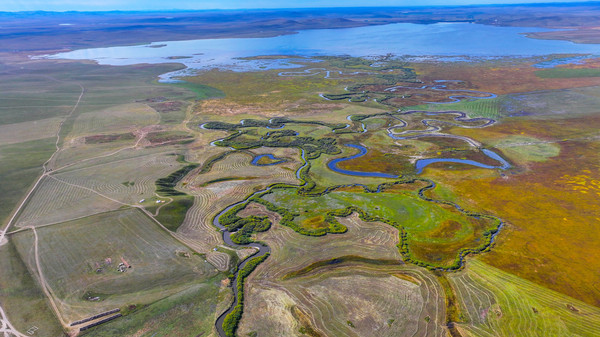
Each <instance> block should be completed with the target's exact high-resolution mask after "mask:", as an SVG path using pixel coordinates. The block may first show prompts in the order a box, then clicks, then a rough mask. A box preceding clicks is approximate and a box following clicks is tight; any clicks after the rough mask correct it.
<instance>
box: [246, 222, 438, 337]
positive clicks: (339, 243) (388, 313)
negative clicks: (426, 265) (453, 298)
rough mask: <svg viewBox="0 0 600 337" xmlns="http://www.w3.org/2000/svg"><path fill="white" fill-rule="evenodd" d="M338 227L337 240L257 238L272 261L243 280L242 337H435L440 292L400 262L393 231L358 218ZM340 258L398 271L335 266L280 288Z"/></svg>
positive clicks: (287, 232)
mask: <svg viewBox="0 0 600 337" xmlns="http://www.w3.org/2000/svg"><path fill="white" fill-rule="evenodd" d="M340 221H341V222H342V223H343V224H344V225H345V226H347V227H348V231H347V232H346V233H344V234H339V235H328V236H324V237H307V236H302V235H299V234H297V233H295V232H294V231H292V230H291V229H289V228H286V227H282V226H278V225H275V226H274V227H273V228H272V229H271V230H270V231H268V232H266V233H261V234H259V235H258V239H259V240H261V241H262V242H266V243H267V244H268V245H269V246H270V247H271V248H272V254H271V257H270V258H269V259H267V260H266V261H265V262H264V263H263V264H262V265H261V266H259V267H258V268H257V270H256V272H255V273H253V274H252V275H251V276H250V278H249V280H248V284H249V289H248V291H247V293H248V295H247V299H246V302H247V308H246V310H245V313H244V316H243V319H242V322H241V325H240V330H239V334H240V335H246V334H248V333H251V332H253V331H254V332H255V333H257V334H258V335H264V336H281V335H286V336H302V335H307V334H308V335H313V336H314V335H320V336H330V335H348V336H372V335H373V334H377V335H379V336H397V335H402V334H411V333H417V334H418V335H424V336H437V335H439V334H440V333H441V330H442V329H441V327H440V325H439V322H440V321H441V320H442V319H443V315H444V308H443V304H442V303H443V298H440V297H439V295H440V293H441V289H440V288H439V287H438V286H437V285H436V282H435V279H434V278H433V277H432V276H431V275H428V273H427V272H423V271H422V270H418V269H415V268H414V267H410V266H407V265H404V264H402V262H400V256H399V254H398V250H397V249H396V248H395V246H396V245H397V243H398V232H397V230H396V229H394V228H392V227H390V226H387V225H385V224H382V223H372V222H364V221H362V220H360V219H359V218H358V216H356V214H355V215H352V216H350V217H348V218H345V219H340ZM345 255H358V256H361V257H364V258H371V259H377V260H380V259H383V260H385V259H390V260H392V261H394V260H395V261H397V264H396V265H391V266H381V265H380V266H377V265H369V264H361V263H341V264H337V265H335V264H334V265H329V266H327V267H323V268H319V269H315V270H313V271H312V272H311V273H310V274H309V275H306V276H302V277H294V278H288V279H286V280H283V276H285V275H287V274H289V273H291V272H293V271H297V270H301V269H302V268H304V267H307V266H309V265H310V264H311V263H313V262H314V261H324V260H327V259H330V258H336V257H340V256H345ZM356 289H361V291H359V292H357V291H356ZM369 289H370V290H369ZM348 294H353V295H351V296H349V295H348ZM426 317H429V319H428V320H426ZM348 322H350V323H348ZM436 322H437V323H436ZM409 331H410V332H409Z"/></svg>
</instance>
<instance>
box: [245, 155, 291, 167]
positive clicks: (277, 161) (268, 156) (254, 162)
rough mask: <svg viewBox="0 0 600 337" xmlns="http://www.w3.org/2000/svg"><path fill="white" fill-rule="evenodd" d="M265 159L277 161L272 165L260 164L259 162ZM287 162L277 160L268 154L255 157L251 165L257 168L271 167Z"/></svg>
mask: <svg viewBox="0 0 600 337" xmlns="http://www.w3.org/2000/svg"><path fill="white" fill-rule="evenodd" d="M264 157H267V158H269V159H271V160H275V161H274V162H272V163H268V164H259V163H258V161H259V160H260V159H261V158H264ZM285 161H286V160H285V159H281V158H277V157H275V156H274V155H272V154H270V153H267V154H261V155H258V156H256V157H254V159H252V162H251V164H252V165H256V166H271V165H277V164H281V163H284V162H285Z"/></svg>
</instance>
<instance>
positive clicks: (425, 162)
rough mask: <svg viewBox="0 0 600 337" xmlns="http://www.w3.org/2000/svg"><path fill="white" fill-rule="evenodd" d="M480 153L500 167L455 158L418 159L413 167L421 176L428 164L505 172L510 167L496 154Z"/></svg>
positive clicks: (486, 150) (485, 150) (487, 151)
mask: <svg viewBox="0 0 600 337" xmlns="http://www.w3.org/2000/svg"><path fill="white" fill-rule="evenodd" d="M481 152H483V153H484V154H485V155H486V156H488V157H490V158H492V159H494V160H496V161H498V162H500V164H501V165H497V166H493V165H486V164H483V163H480V162H478V161H475V160H469V159H456V158H427V159H419V160H417V162H416V163H415V167H416V169H417V174H421V172H423V169H424V168H425V167H426V166H427V165H430V164H433V163H460V164H467V165H472V166H477V167H481V168H486V169H496V168H498V169H502V170H506V169H507V168H509V167H510V164H509V163H508V162H507V161H506V160H505V159H504V158H502V157H500V156H499V155H498V154H497V153H495V152H493V151H491V150H488V149H481Z"/></svg>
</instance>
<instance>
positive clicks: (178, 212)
mask: <svg viewBox="0 0 600 337" xmlns="http://www.w3.org/2000/svg"><path fill="white" fill-rule="evenodd" d="M160 205H161V204H155V205H153V206H152V207H148V211H150V212H151V213H154V211H155V210H156V209H157V208H158V207H160ZM193 205H194V197H193V196H191V195H178V196H174V197H173V201H172V202H170V203H168V204H166V205H164V206H162V208H161V209H160V212H159V213H158V215H157V216H156V217H155V218H156V220H158V221H159V222H160V223H161V224H163V225H164V226H165V227H167V228H168V229H169V230H170V231H172V232H176V231H177V229H178V228H179V226H181V224H183V220H185V215H186V214H187V212H188V210H189V209H190V208H191V207H192V206H193Z"/></svg>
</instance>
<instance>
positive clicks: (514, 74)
mask: <svg viewBox="0 0 600 337" xmlns="http://www.w3.org/2000/svg"><path fill="white" fill-rule="evenodd" d="M413 66H414V67H415V70H416V71H417V74H418V75H419V79H421V80H423V81H424V82H428V81H433V80H440V79H444V80H462V81H465V82H466V83H467V84H468V85H469V87H470V88H474V89H477V90H481V91H486V92H492V93H495V94H498V95H503V94H511V93H519V92H529V91H535V90H550V89H566V88H578V87H587V86H594V85H600V78H594V77H590V78H539V77H537V76H536V75H535V72H536V71H538V70H539V69H537V68H534V67H532V66H531V64H519V65H508V64H506V65H505V64H494V65H486V64H479V63H467V62H462V63H453V64H446V63H444V64H413Z"/></svg>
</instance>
